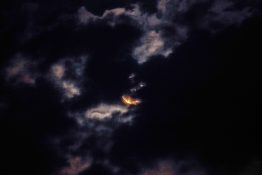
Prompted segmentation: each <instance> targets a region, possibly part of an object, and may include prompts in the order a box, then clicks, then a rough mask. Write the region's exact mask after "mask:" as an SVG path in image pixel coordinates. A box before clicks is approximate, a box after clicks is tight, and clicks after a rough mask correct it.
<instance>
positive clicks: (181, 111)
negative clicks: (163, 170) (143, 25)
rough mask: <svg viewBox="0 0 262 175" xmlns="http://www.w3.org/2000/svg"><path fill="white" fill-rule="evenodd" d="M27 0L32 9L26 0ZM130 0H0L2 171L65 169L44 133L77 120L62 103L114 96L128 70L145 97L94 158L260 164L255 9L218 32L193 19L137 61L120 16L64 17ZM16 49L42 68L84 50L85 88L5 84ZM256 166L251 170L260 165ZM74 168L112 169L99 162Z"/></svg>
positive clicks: (224, 168)
mask: <svg viewBox="0 0 262 175" xmlns="http://www.w3.org/2000/svg"><path fill="white" fill-rule="evenodd" d="M32 2H33V3H35V4H37V5H39V7H38V8H37V9H36V10H34V8H32V6H30V8H29V7H28V6H29V5H28V4H29V3H30V5H31V4H32ZM135 2H136V1H132V0H129V1H125V2H123V1H120V0H117V1H116V0H115V1H103V2H102V1H83V0H81V1H40V0H39V1H1V3H0V11H1V13H0V25H1V27H0V56H1V58H0V62H1V64H0V70H1V76H0V160H1V164H0V170H1V173H0V174H5V175H9V174H10V175H14V174H18V173H19V174H27V175H30V174H34V175H48V174H52V172H54V171H56V170H57V169H59V168H61V167H63V166H64V165H65V164H66V160H64V159H63V158H62V157H61V156H60V155H59V154H58V153H57V148H56V146H55V145H54V144H53V143H52V142H51V140H52V138H54V137H63V136H65V135H67V134H70V133H71V132H72V130H74V128H77V124H76V123H75V121H74V120H73V119H72V118H69V117H67V110H68V109H72V110H75V111H77V110H82V109H84V108H86V107H90V106H92V105H93V104H95V103H98V102H101V101H106V102H112V101H113V102H115V101H117V100H118V99H119V97H120V96H121V95H122V94H123V93H126V89H128V88H129V87H130V82H129V81H128V78H127V77H128V76H129V74H130V73H132V72H137V76H138V77H137V78H138V79H140V80H142V81H144V82H146V84H147V86H146V88H144V89H142V90H141V91H139V92H138V94H137V96H139V97H140V98H141V99H143V103H142V104H141V105H140V106H139V108H138V110H137V111H136V115H137V117H136V118H135V120H134V124H133V125H131V126H126V125H123V126H121V127H120V128H118V129H117V130H116V131H115V133H114V135H113V140H114V145H113V147H112V150H110V152H109V153H106V154H105V153H103V152H100V151H99V150H95V149H93V148H92V150H94V151H93V153H92V154H93V156H97V157H98V158H101V159H103V158H104V157H107V158H108V159H109V160H110V161H111V162H113V163H114V164H116V165H118V166H120V167H121V168H123V169H127V170H128V171H130V172H131V174H137V173H138V172H139V168H140V165H147V164H150V163H152V161H155V160H156V161H157V160H158V159H162V158H166V157H167V158H171V159H172V158H175V159H178V160H187V159H190V160H191V159H192V160H197V161H198V162H200V164H202V165H203V166H204V167H206V169H207V170H208V171H209V173H208V174H214V175H216V174H220V175H221V174H223V175H227V174H228V175H229V174H230V175H232V174H236V175H237V174H240V172H242V171H243V169H245V167H248V166H249V165H250V164H252V162H254V161H258V162H260V165H261V161H262V160H261V158H262V152H261V148H262V145H261V143H260V142H261V134H260V133H261V131H262V129H261V122H260V117H261V112H260V106H261V99H260V91H261V88H259V83H260V81H261V63H260V59H261V58H262V53H261V49H262V48H261V41H262V33H261V31H262V20H261V17H260V16H259V15H258V14H256V15H253V16H251V17H250V18H248V19H246V20H245V21H244V22H243V23H242V24H241V25H240V26H228V27H226V28H225V29H224V30H222V31H219V32H217V33H209V32H207V31H206V30H202V29H199V28H194V24H193V23H194V18H193V19H192V21H193V22H192V26H193V27H192V32H191V35H190V37H189V38H188V39H187V40H186V41H185V42H184V43H183V44H182V45H180V46H179V47H178V48H177V49H176V51H175V52H174V53H172V54H171V55H170V56H169V57H168V58H163V57H162V56H154V58H153V59H151V60H150V61H148V62H146V63H144V64H143V65H137V63H136V61H135V60H133V59H132V56H131V55H130V52H131V49H132V48H131V47H132V46H133V44H134V43H135V42H136V41H137V39H138V38H139V37H140V36H141V35H142V31H141V29H139V28H138V27H135V26H133V25H132V24H130V23H128V22H127V23H125V24H119V25H117V26H116V27H114V28H112V27H110V26H108V25H106V24H104V23H102V22H97V23H95V24H93V25H87V26H84V27H83V26H82V27H76V26H75V23H74V18H73V17H72V15H71V14H73V13H75V12H76V11H77V9H78V8H79V7H80V6H83V5H85V6H86V8H87V9H88V10H89V11H91V12H92V13H94V14H97V15H101V14H102V13H103V12H104V11H105V10H106V9H112V8H115V7H122V6H129V5H130V4H131V3H135ZM253 2H255V1H250V2H249V3H253ZM141 3H142V7H143V9H145V11H148V12H149V13H153V12H154V11H155V10H156V9H155V6H156V2H155V1H145V2H141ZM239 4H240V5H239V6H241V2H240V3H239ZM256 7H257V9H259V6H258V5H257V6H256ZM27 8H28V9H30V10H28V9H27ZM32 9H33V10H32ZM199 11H200V10H199ZM197 12H198V10H196V12H194V13H197ZM192 13H193V12H192ZM199 13H201V12H199ZM189 18H190V14H189ZM189 21H190V20H189ZM31 31H38V33H37V34H34V33H32V32H31ZM17 53H22V54H23V55H26V56H27V58H28V59H29V60H31V61H35V60H36V61H41V66H40V67H39V68H38V71H39V72H40V73H41V74H45V73H47V72H48V69H49V66H50V64H53V63H55V62H56V61H57V60H58V59H60V58H63V57H77V56H81V55H83V54H88V55H89V57H90V59H89V60H88V63H87V68H86V70H85V72H84V76H85V77H86V78H87V79H88V80H87V81H86V82H84V87H85V90H86V91H85V93H84V94H83V96H81V97H80V98H79V99H77V100H74V101H73V102H71V103H70V102H66V103H61V101H60V96H59V94H57V91H56V90H55V89H54V88H53V87H52V85H50V83H49V82H47V81H46V80H45V79H44V78H43V77H40V78H39V79H37V86H35V87H28V86H25V85H21V84H15V83H10V82H7V81H6V78H5V73H4V69H5V68H6V66H7V65H8V64H9V61H10V60H11V58H12V57H13V56H14V55H16V54H17ZM95 140H96V138H94V142H95ZM83 149H84V148H83ZM86 149H89V148H86ZM259 168H260V171H259V170H256V171H257V172H255V173H253V174H251V173H250V175H258V174H260V173H262V171H261V166H259ZM82 174H83V175H84V174H92V175H99V174H110V172H109V170H107V168H106V167H103V165H101V164H100V163H99V162H98V163H94V165H93V166H92V167H91V168H90V169H89V170H88V171H86V172H83V173H82ZM82 174H81V175H82Z"/></svg>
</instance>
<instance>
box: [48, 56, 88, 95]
mask: <svg viewBox="0 0 262 175" xmlns="http://www.w3.org/2000/svg"><path fill="white" fill-rule="evenodd" d="M86 62H87V57H84V56H82V57H79V58H71V59H70V58H66V59H62V60H60V61H58V62H57V63H55V64H53V65H52V66H51V68H50V71H49V74H48V79H50V80H51V81H52V82H53V83H54V85H55V86H56V87H57V88H58V89H59V90H60V91H61V93H62V94H63V95H64V97H65V98H66V99H73V98H75V97H78V96H80V95H81V94H82V90H81V89H82V88H81V86H82V82H83V81H84V80H85V78H84V76H83V74H84V70H85V66H86Z"/></svg>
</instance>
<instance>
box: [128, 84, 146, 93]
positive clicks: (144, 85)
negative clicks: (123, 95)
mask: <svg viewBox="0 0 262 175" xmlns="http://www.w3.org/2000/svg"><path fill="white" fill-rule="evenodd" d="M144 87H146V83H145V82H140V83H138V85H136V86H134V87H132V88H131V89H130V92H131V93H136V92H138V91H139V90H141V89H143V88H144Z"/></svg>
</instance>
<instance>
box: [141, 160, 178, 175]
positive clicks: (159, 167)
mask: <svg viewBox="0 0 262 175" xmlns="http://www.w3.org/2000/svg"><path fill="white" fill-rule="evenodd" d="M141 175H176V172H175V169H174V165H173V162H171V161H160V162H158V163H157V164H156V165H154V166H153V167H152V168H148V169H146V170H144V172H143V173H142V174H141Z"/></svg>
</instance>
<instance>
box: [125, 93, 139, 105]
mask: <svg viewBox="0 0 262 175" xmlns="http://www.w3.org/2000/svg"><path fill="white" fill-rule="evenodd" d="M121 100H122V102H123V103H124V104H125V105H127V106H136V105H139V104H140V103H141V100H139V99H136V98H133V97H131V96H129V95H123V96H122V97H121Z"/></svg>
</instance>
